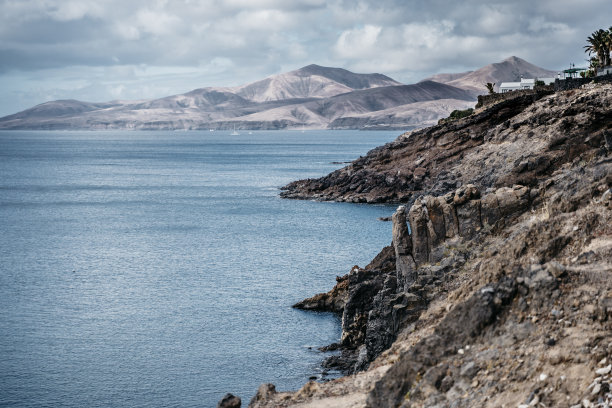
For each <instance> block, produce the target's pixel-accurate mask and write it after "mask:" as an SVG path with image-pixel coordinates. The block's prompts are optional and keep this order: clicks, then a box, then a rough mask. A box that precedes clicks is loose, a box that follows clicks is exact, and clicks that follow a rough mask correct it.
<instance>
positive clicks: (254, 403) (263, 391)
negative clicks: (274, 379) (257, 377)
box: [249, 384, 276, 408]
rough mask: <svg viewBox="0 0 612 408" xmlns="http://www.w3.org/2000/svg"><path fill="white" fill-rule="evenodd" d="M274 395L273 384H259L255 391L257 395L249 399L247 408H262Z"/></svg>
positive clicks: (274, 388)
mask: <svg viewBox="0 0 612 408" xmlns="http://www.w3.org/2000/svg"><path fill="white" fill-rule="evenodd" d="M275 394H276V387H275V386H274V384H261V385H260V386H259V388H258V389H257V394H255V395H254V396H253V398H251V402H249V408H259V407H264V406H266V404H267V403H268V401H270V400H271V399H272V398H274V396H275Z"/></svg>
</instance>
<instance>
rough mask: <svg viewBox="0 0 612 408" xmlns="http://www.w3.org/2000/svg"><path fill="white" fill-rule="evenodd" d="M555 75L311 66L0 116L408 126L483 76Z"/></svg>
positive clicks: (20, 120) (212, 124) (61, 122)
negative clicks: (397, 74) (417, 75)
mask: <svg viewBox="0 0 612 408" xmlns="http://www.w3.org/2000/svg"><path fill="white" fill-rule="evenodd" d="M521 75H523V76H525V77H534V76H539V77H544V76H554V75H556V73H553V71H548V70H545V69H542V68H539V67H536V66H535V65H532V64H529V63H528V62H526V61H524V60H522V59H520V58H516V57H511V58H508V59H506V60H504V61H503V62H501V63H498V64H490V65H487V66H485V67H483V68H481V69H479V70H477V71H470V72H465V73H461V74H438V75H435V76H433V77H431V78H428V79H427V80H423V81H421V82H419V83H417V84H413V85H403V84H401V83H399V82H397V81H395V80H393V79H391V78H389V77H387V76H385V75H381V74H356V73H353V72H350V71H347V70H345V69H341V68H328V67H322V66H318V65H308V66H306V67H303V68H300V69H298V70H295V71H291V72H287V73H284V74H278V75H274V76H271V77H269V78H266V79H263V80H261V81H257V82H254V83H251V84H247V85H242V86H237V87H218V88H201V89H196V90H193V91H191V92H187V93H185V94H180V95H173V96H168V97H165V98H160V99H153V100H145V101H112V102H107V103H89V102H81V101H76V100H59V101H52V102H46V103H43V104H40V105H37V106H35V107H33V108H31V109H27V110H25V111H22V112H19V113H16V114H14V115H9V116H5V117H3V118H0V129H49V130H51V129H160V130H161V129H233V128H238V129H253V130H256V129H286V128H317V129H326V128H328V129H410V128H417V127H423V126H428V125H431V124H433V123H436V122H437V120H438V119H439V118H441V117H446V116H448V115H449V113H450V112H452V111H453V110H455V109H467V108H468V107H472V106H473V105H474V102H475V100H476V95H478V94H480V93H484V92H485V87H484V84H485V83H486V82H496V83H498V84H499V82H501V81H512V80H518V79H519V78H520V76H521Z"/></svg>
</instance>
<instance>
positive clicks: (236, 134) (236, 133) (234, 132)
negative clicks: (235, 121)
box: [230, 125, 240, 136]
mask: <svg viewBox="0 0 612 408" xmlns="http://www.w3.org/2000/svg"><path fill="white" fill-rule="evenodd" d="M230 135H232V136H238V135H240V133H238V132H236V125H234V131H233V132H232V133H230Z"/></svg>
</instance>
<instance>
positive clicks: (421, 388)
mask: <svg viewBox="0 0 612 408" xmlns="http://www.w3.org/2000/svg"><path fill="white" fill-rule="evenodd" d="M611 106H612V86H610V85H597V86H593V87H590V88H587V89H580V90H574V91H565V92H559V93H556V94H529V95H525V94H518V95H517V96H516V98H513V99H511V100H505V101H502V102H500V103H498V104H496V105H494V106H490V107H487V108H486V109H484V110H481V111H480V112H476V113H475V114H474V115H472V116H471V117H468V118H465V119H461V120H458V121H455V122H450V123H445V124H443V125H440V126H434V127H432V128H429V129H425V130H422V131H417V132H412V133H410V134H405V135H402V136H401V137H399V138H398V140H396V141H395V142H393V143H390V144H388V145H386V146H383V147H381V148H378V149H375V150H373V151H372V152H370V153H369V154H368V155H367V156H366V157H364V158H360V159H358V160H356V161H355V162H353V163H352V164H351V165H349V166H348V167H346V168H344V169H342V170H339V171H337V172H334V173H332V174H331V175H329V176H327V177H324V178H322V179H319V180H307V181H300V182H296V183H293V184H291V185H290V186H289V187H288V188H287V189H286V190H285V192H284V195H285V196H287V197H293V198H313V197H314V198H318V199H327V200H345V201H358V202H359V201H364V202H385V201H386V202H389V201H401V202H404V203H406V205H401V206H400V207H399V208H398V209H397V211H396V212H395V214H394V215H393V217H392V221H393V222H392V228H391V231H390V237H391V238H392V245H390V246H389V247H387V248H384V249H383V250H382V251H381V253H380V254H379V255H378V256H377V257H376V258H375V259H374V260H373V261H372V262H371V263H370V264H369V265H367V266H366V267H365V268H359V267H357V266H356V267H354V268H353V269H352V270H351V271H350V272H349V273H348V274H347V275H346V276H344V277H339V278H338V279H337V285H336V287H335V288H334V289H332V290H331V291H330V292H329V293H327V294H320V295H317V296H315V297H313V298H311V299H307V300H305V301H303V302H301V303H300V304H298V305H297V306H298V307H302V308H308V309H319V310H330V311H335V312H338V313H342V338H341V340H340V343H339V344H338V345H337V346H335V347H339V348H340V349H341V350H342V354H341V355H339V356H333V357H331V358H330V359H328V360H327V361H326V363H325V364H328V365H335V366H337V367H339V368H341V369H343V370H344V371H346V372H347V373H349V374H352V375H350V376H346V377H342V378H340V379H337V380H333V381H329V382H325V383H317V382H309V383H308V384H306V385H305V386H304V387H303V388H302V389H300V390H298V391H296V392H277V391H276V390H275V388H274V386H272V385H271V384H266V385H263V386H262V387H261V388H260V390H259V392H258V394H257V395H256V396H255V397H254V398H253V400H252V401H251V403H250V406H252V407H279V406H282V407H286V406H300V407H306V406H308V407H399V406H401V407H450V406H452V407H475V406H478V407H500V406H507V407H510V406H512V407H516V406H519V407H530V406H538V407H541V406H545V407H604V406H608V405H609V403H610V401H612V393H611V389H610V383H611V382H612V373H611V371H612V368H611V367H612V365H611V363H612V279H611V278H612V158H611V157H612V155H611V152H610V151H611V150H612V107H611ZM335 347H334V348H335Z"/></svg>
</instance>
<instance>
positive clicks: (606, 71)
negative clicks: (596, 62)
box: [597, 65, 612, 76]
mask: <svg viewBox="0 0 612 408" xmlns="http://www.w3.org/2000/svg"><path fill="white" fill-rule="evenodd" d="M610 74H612V65H608V66H607V67H603V68H597V76H602V75H610Z"/></svg>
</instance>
